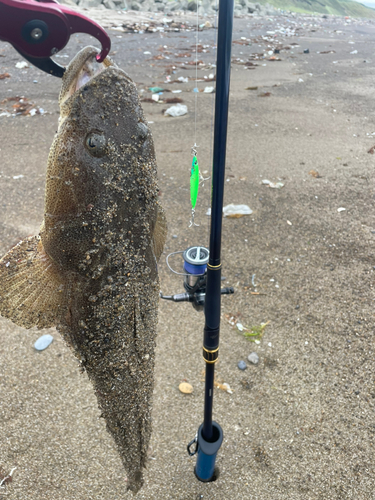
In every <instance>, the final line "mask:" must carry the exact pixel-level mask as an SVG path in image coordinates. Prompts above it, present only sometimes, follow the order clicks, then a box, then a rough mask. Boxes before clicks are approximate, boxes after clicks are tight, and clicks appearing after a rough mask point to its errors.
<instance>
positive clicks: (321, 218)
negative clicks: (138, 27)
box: [0, 18, 375, 500]
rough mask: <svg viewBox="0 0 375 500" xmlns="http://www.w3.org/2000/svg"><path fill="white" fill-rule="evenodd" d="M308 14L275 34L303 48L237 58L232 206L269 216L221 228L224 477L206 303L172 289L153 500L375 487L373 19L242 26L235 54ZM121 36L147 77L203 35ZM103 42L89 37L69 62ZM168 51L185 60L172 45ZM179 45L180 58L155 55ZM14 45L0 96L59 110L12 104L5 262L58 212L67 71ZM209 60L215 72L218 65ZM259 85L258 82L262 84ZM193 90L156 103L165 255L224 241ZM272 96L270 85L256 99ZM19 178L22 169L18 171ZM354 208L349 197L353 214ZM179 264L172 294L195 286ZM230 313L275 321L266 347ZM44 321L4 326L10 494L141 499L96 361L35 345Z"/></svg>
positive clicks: (2, 166) (162, 348) (163, 340)
mask: <svg viewBox="0 0 375 500" xmlns="http://www.w3.org/2000/svg"><path fill="white" fill-rule="evenodd" d="M291 21H295V22H297V26H298V27H300V28H301V29H300V30H299V31H297V33H298V36H297V35H296V36H291V37H288V38H286V37H284V36H281V35H277V39H279V40H280V41H281V42H282V43H283V44H284V46H285V45H288V44H290V43H297V44H298V46H291V49H289V50H282V51H281V53H280V58H281V59H282V61H279V62H271V61H260V62H259V66H257V67H256V68H255V69H254V70H245V69H244V67H243V65H241V64H233V68H232V83H231V95H230V113H229V130H228V151H227V176H226V179H227V182H226V185H225V203H226V204H227V203H246V204H248V205H250V207H251V208H252V209H253V210H254V213H253V215H251V216H249V217H244V218H242V219H225V220H224V224H223V247H222V256H223V276H225V278H226V279H225V281H224V284H225V285H227V286H228V285H232V286H234V287H235V290H236V293H235V294H234V295H233V296H230V297H224V298H223V300H222V313H223V321H222V329H221V346H220V361H219V363H218V365H217V375H218V378H219V379H220V380H221V381H223V382H226V383H228V384H229V385H230V387H231V388H232V390H233V394H228V393H227V392H224V391H222V390H220V389H216V392H215V396H214V418H215V419H216V420H217V421H218V422H219V423H220V424H221V426H222V428H223V430H224V443H223V446H222V448H221V449H220V451H219V454H218V459H217V465H218V467H219V469H220V476H219V478H218V479H217V480H216V481H215V482H212V483H208V484H203V483H201V482H199V481H197V479H196V478H195V476H194V473H193V468H194V464H195V458H189V457H188V455H187V452H186V445H187V443H188V442H189V441H190V440H191V439H192V438H193V436H194V434H195V432H196V430H197V428H198V426H199V425H200V424H201V422H202V415H203V389H204V383H203V380H202V370H203V369H204V362H203V360H202V357H201V343H202V331H203V323H204V318H203V314H202V313H197V312H195V311H194V310H193V308H192V307H191V305H190V304H174V303H169V302H161V304H160V321H159V333H158V347H157V358H156V371H155V382H156V383H155V394H154V409H153V421H154V423H153V436H152V446H151V449H150V460H149V465H148V469H147V472H146V474H145V486H144V488H143V489H142V490H141V491H140V493H139V494H138V495H137V497H136V498H139V499H163V500H166V499H171V500H197V499H200V498H202V499H207V500H208V499H220V500H227V499H234V500H237V499H251V500H253V499H254V500H255V499H258V500H269V499H270V500H271V499H272V500H281V499H288V500H292V499H293V500H294V499H301V500H302V499H303V500H307V499H309V500H310V499H322V500H327V499H342V500H347V499H356V500H371V499H374V498H375V493H374V486H375V471H374V459H375V451H374V450H375V447H374V436H375V415H374V409H375V369H374V333H373V332H374V328H373V324H374V314H373V309H374V308H373V301H374V292H373V276H374V266H375V262H374V238H375V223H374V175H373V170H374V167H373V165H374V156H373V155H372V154H369V153H368V152H367V151H368V150H369V149H370V148H371V147H372V146H374V145H375V135H372V134H373V133H374V132H375V123H374V120H375V113H374V99H375V91H374V87H373V82H374V76H375V59H374V57H373V46H374V39H375V30H374V24H373V23H370V22H361V21H358V22H357V21H353V22H351V23H345V22H344V20H338V19H336V20H332V19H321V18H319V19H318V18H316V19H313V18H310V19H309V18H298V19H297V20H296V19H294V20H293V19H287V18H278V19H276V18H275V19H271V20H268V19H264V20H262V19H258V20H257V19H252V20H246V19H236V21H235V33H234V37H233V39H234V40H236V41H239V40H240V39H241V37H247V38H251V39H253V44H252V45H251V46H248V45H240V44H234V45H233V57H234V58H240V59H243V60H247V57H248V55H249V53H250V52H264V50H265V48H266V47H267V45H268V44H270V42H268V41H265V40H262V41H259V45H261V46H260V47H258V46H257V45H258V43H256V42H255V41H254V38H255V37H258V35H264V36H267V35H266V32H267V31H274V30H275V28H277V23H280V24H281V25H283V26H292V23H291ZM303 23H305V25H304V24H303ZM215 33H216V31H215V30H207V31H204V32H202V33H200V34H199V38H200V40H201V41H202V43H203V44H206V45H209V46H210V47H208V48H207V50H208V51H209V52H206V53H201V54H199V57H200V58H202V60H204V62H206V63H213V62H215V50H214V48H213V47H212V46H213V44H214V41H215ZM110 34H111V36H112V40H113V51H114V52H116V54H115V55H114V58H115V59H116V61H117V62H118V63H119V64H120V65H121V67H123V68H124V69H126V70H127V71H128V73H129V74H130V75H131V76H132V77H133V78H134V79H135V81H136V82H137V83H138V84H139V88H140V89H142V88H143V89H147V88H148V87H149V86H151V85H160V86H163V85H165V84H164V83H163V82H164V80H165V76H166V69H167V66H168V65H170V64H171V63H176V62H180V61H181V60H182V58H178V57H176V56H175V54H177V53H181V52H184V51H185V52H186V49H189V48H190V49H191V47H192V45H193V44H194V41H195V33H193V32H182V33H175V34H173V33H172V34H166V33H164V34H163V33H157V34H152V35H150V34H148V35H139V34H134V35H122V34H121V33H119V32H116V31H110ZM268 36H270V37H273V35H268ZM118 37H121V38H118ZM88 41H89V40H88V39H87V38H86V37H84V36H81V35H78V36H77V35H76V36H74V37H73V38H72V40H71V42H70V44H69V46H68V48H67V49H65V50H63V51H62V53H61V54H60V56H64V55H67V56H68V57H67V58H64V57H61V59H60V61H62V62H65V61H68V60H69V58H70V57H72V56H73V55H74V54H75V53H76V52H77V50H78V49H79V48H81V47H82V46H83V45H85V44H86V43H87V42H88ZM351 42H354V43H351ZM163 46H167V48H166V49H164V51H165V50H167V51H169V52H170V54H166V53H165V52H163V51H162V50H161V51H159V50H158V49H159V48H160V47H163ZM307 48H309V49H310V53H309V54H304V53H303V50H304V49H307ZM268 50H271V49H270V48H269V49H268ZM354 50H357V51H358V52H357V54H350V52H352V51H354ZM145 51H147V52H151V55H148V54H144V52H145ZM318 51H319V52H322V51H334V52H331V53H328V54H318V53H317V52H318ZM162 53H163V54H164V55H167V56H168V57H170V59H169V60H168V59H162V60H160V59H153V57H154V56H155V55H160V54H162ZM0 55H3V56H5V57H2V58H0V64H1V66H0V73H4V72H9V73H10V74H11V78H6V79H4V80H1V81H0V100H2V99H4V98H5V97H10V96H17V95H25V96H26V97H28V98H29V99H30V100H31V101H32V102H34V103H35V104H36V105H37V106H41V107H42V108H44V109H45V110H46V111H47V112H48V113H47V114H45V115H43V116H40V115H36V116H34V117H27V116H17V117H14V118H13V117H6V116H2V117H0V134H1V139H2V140H1V144H0V158H1V162H0V176H1V177H0V192H1V196H0V200H1V209H2V210H1V215H0V253H1V255H3V254H4V253H5V252H6V250H7V249H8V248H10V247H11V246H12V245H14V244H15V243H16V242H17V241H19V239H21V238H23V237H25V236H27V235H31V234H35V233H36V232H37V231H38V227H39V224H40V222H41V220H42V216H43V192H44V175H45V166H46V159H47V154H48V150H49V147H50V144H51V142H52V138H53V134H54V130H55V128H56V123H57V119H58V106H57V95H58V91H59V85H60V82H59V81H58V80H57V79H54V78H52V77H48V76H47V75H44V74H42V73H40V72H38V70H36V69H34V68H30V69H26V70H18V69H16V68H15V63H16V62H17V61H19V60H20V56H19V55H18V54H17V53H16V52H15V51H14V50H13V49H11V48H10V47H9V46H7V45H6V44H4V43H3V44H1V45H0ZM191 59H192V58H186V60H191ZM364 60H367V62H364ZM264 64H266V66H263V65H264ZM211 72H212V69H209V68H208V67H207V69H206V70H204V71H201V72H200V75H201V76H203V75H209V74H210V73H211ZM179 76H184V77H185V76H189V77H193V76H194V68H193V67H191V69H190V70H182V69H179V70H178V72H177V73H176V75H175V77H176V78H177V77H179ZM173 77H174V76H173ZM299 79H301V80H303V81H302V82H299ZM34 80H37V83H33V81H34ZM209 85H212V84H209ZM205 86H206V84H205V83H204V82H202V83H199V87H200V88H204V87H205ZM249 86H253V87H254V86H257V87H258V90H245V88H246V87H249ZM194 87H195V83H194V82H192V81H189V83H186V84H172V85H171V86H170V88H175V89H182V90H183V92H182V93H181V94H179V97H181V98H182V99H183V100H184V102H185V104H187V106H188V108H189V113H188V115H186V116H184V117H181V118H166V117H164V116H163V115H162V112H161V110H162V109H165V108H166V107H167V105H163V104H151V103H145V104H144V109H145V112H146V115H147V117H148V119H149V120H150V122H153V123H152V124H151V127H152V131H153V134H154V139H155V143H156V151H157V159H158V165H159V176H160V189H161V200H162V203H163V205H164V207H165V209H166V211H167V216H168V220H169V237H168V241H167V246H166V249H165V253H164V257H165V256H166V255H167V254H168V253H169V252H172V251H176V250H183V249H185V248H186V247H188V246H190V245H193V244H207V241H208V223H207V217H206V216H205V212H206V210H207V207H208V205H209V183H206V184H205V186H204V188H202V190H201V193H200V195H199V202H198V205H199V208H198V210H197V219H198V221H199V222H200V224H201V225H200V227H199V228H195V229H188V225H189V192H188V185H189V168H190V162H191V156H190V147H191V146H192V144H193V142H194V97H195V96H194V94H193V93H192V92H191V91H192V89H193V88H194ZM264 92H270V93H271V95H269V96H268V97H258V95H259V94H261V93H264ZM145 94H146V95H148V97H150V94H149V93H147V92H146V93H145ZM165 95H167V97H170V96H171V94H169V93H168V94H164V97H165ZM212 98H213V96H212V94H199V95H198V118H197V130H198V137H199V142H198V144H199V146H200V148H199V162H200V166H201V169H202V170H209V164H210V149H211V147H210V145H211V140H212V133H211V119H212V103H213V101H212ZM4 106H5V105H1V106H0V107H3V108H4ZM0 113H1V112H0ZM311 170H314V171H316V172H318V173H319V177H318V178H317V177H314V176H312V175H311V174H309V172H310V171H311ZM19 175H23V176H24V177H21V178H16V179H15V178H14V176H16V177H17V176H19ZM262 179H269V180H271V181H278V180H279V179H281V182H283V183H284V184H285V187H283V188H282V189H280V190H277V189H270V188H269V187H266V186H265V185H262V184H261V181H262ZM340 207H342V208H345V209H346V210H343V211H341V212H338V208H340ZM288 221H289V222H288ZM164 257H163V258H162V263H161V266H160V273H161V282H162V290H163V292H164V293H166V294H170V293H178V292H180V291H183V287H182V282H181V281H180V279H179V278H178V277H175V276H173V275H171V274H170V272H169V271H168V269H167V267H166V265H165V258H164ZM254 274H255V278H254V280H253V283H255V284H256V291H257V292H259V295H255V294H254V292H255V288H254V286H253V285H252V276H253V275H254ZM225 315H238V317H239V319H240V321H241V322H242V323H244V324H246V325H259V324H260V323H261V322H265V321H267V320H269V321H270V323H269V325H268V327H267V328H266V330H265V334H264V337H263V339H262V341H261V343H260V344H259V345H256V344H254V343H251V342H249V341H248V340H247V339H246V338H244V337H243V336H242V335H241V334H240V333H239V332H238V331H236V329H235V328H233V327H232V326H230V324H229V323H228V322H227V321H226V320H225ZM42 333H46V332H44V331H43V332H39V331H37V330H30V331H26V330H23V329H21V328H17V327H16V326H14V325H13V324H11V323H10V322H8V321H7V320H5V319H0V339H1V353H0V360H1V361H0V393H1V406H0V432H1V448H0V449H1V452H0V467H1V473H2V474H3V475H4V474H5V475H6V474H8V473H9V472H10V471H11V470H12V469H13V468H14V467H17V469H16V470H15V471H14V473H13V481H12V482H11V483H8V484H7V485H6V486H5V487H2V488H0V499H1V500H3V499H4V500H16V499H17V500H115V499H116V500H120V499H125V498H131V497H132V495H131V494H130V493H127V492H126V477H125V473H124V470H123V468H122V465H121V461H120V458H119V456H118V455H117V452H116V450H115V447H114V444H113V442H112V440H111V437H110V436H109V434H107V432H106V430H105V425H104V422H103V420H102V419H100V418H99V411H98V408H97V404H96V398H95V395H94V393H93V391H92V388H91V385H90V383H89V381H88V379H87V376H86V374H84V373H81V372H80V370H79V366H78V363H77V361H76V360H75V358H74V357H73V355H72V353H71V352H70V351H69V349H68V348H67V347H66V346H65V345H64V343H63V341H62V339H61V338H60V336H59V335H58V334H57V333H56V332H55V331H54V330H51V331H50V332H49V333H52V335H53V336H54V342H53V343H52V344H51V346H50V347H49V348H48V349H47V350H45V351H43V352H36V351H35V350H34V348H33V344H34V342H35V341H36V339H37V338H38V337H39V336H40V335H41V334H42ZM252 351H256V352H257V353H258V355H259V357H260V362H259V365H258V366H253V365H250V363H249V366H248V368H247V370H245V371H244V372H241V371H240V370H239V369H238V368H237V362H238V361H239V360H241V359H243V360H246V358H247V355H248V354H249V353H250V352H252ZM183 380H186V381H188V382H189V383H191V384H192V385H193V387H194V392H193V394H191V395H184V394H181V393H180V392H179V390H178V385H179V383H180V382H181V381H183Z"/></svg>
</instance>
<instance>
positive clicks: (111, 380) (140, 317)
mask: <svg viewBox="0 0 375 500" xmlns="http://www.w3.org/2000/svg"><path fill="white" fill-rule="evenodd" d="M96 54H97V50H96V49H94V48H93V47H87V48H85V49H83V51H81V52H80V53H78V54H77V56H76V57H75V58H74V59H73V61H72V62H71V63H70V65H69V66H68V68H67V71H66V73H65V75H64V78H63V83H62V89H61V94H60V121H59V128H58V131H57V133H56V136H55V138H54V141H53V144H52V147H51V150H50V154H49V158H48V166H47V175H46V193H45V214H44V219H43V222H42V225H41V228H40V232H39V235H37V236H34V237H29V238H27V239H25V240H24V241H22V242H20V243H19V244H18V245H17V246H16V247H14V248H13V249H11V250H10V251H9V252H8V253H7V254H6V255H5V256H4V257H3V258H2V259H1V260H0V314H1V315H3V316H5V317H7V318H9V319H11V320H12V321H13V322H15V323H16V324H18V325H20V326H23V327H25V328H30V327H32V326H37V327H39V328H45V327H51V326H56V327H57V329H58V330H59V331H60V333H61V334H62V336H63V338H64V339H65V341H66V342H67V343H68V344H69V345H70V346H71V347H72V349H73V352H74V354H75V355H76V356H77V357H78V359H79V360H80V361H81V363H82V366H83V367H84V368H85V370H86V371H87V374H88V376H89V379H90V380H91V382H92V384H93V386H94V390H95V393H96V396H97V399H98V404H99V408H100V409H101V412H102V416H103V417H104V419H105V421H106V426H107V429H108V431H109V432H110V433H111V435H112V436H113V438H114V440H115V442H116V444H117V447H118V450H119V453H120V456H121V458H122V461H123V464H124V467H125V469H126V471H127V477H128V488H129V489H131V490H133V491H134V492H136V491H138V490H139V489H140V487H141V486H142V484H143V476H142V471H143V468H144V466H145V464H146V458H147V450H148V445H149V440H150V435H151V403H152V392H153V368H154V361H155V355H154V351H155V337H156V327H157V310H158V301H159V279H158V272H157V262H158V260H159V258H160V255H161V253H162V251H163V246H164V242H165V238H166V222H165V217H164V213H163V210H162V208H161V206H160V204H159V202H158V186H157V167H156V161H155V153H154V145H153V141H152V137H151V133H150V131H149V128H148V126H147V122H146V120H145V118H144V115H143V111H142V108H141V105H140V102H139V99H138V93H137V90H136V87H135V85H134V83H133V82H132V80H131V79H130V78H129V77H128V76H127V75H126V73H125V72H123V71H122V70H120V69H119V68H118V67H117V66H116V65H114V63H113V62H112V61H110V60H109V59H106V60H105V61H104V63H103V64H99V63H97V62H96V60H95V56H96Z"/></svg>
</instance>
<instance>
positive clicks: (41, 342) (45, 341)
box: [34, 334, 53, 351]
mask: <svg viewBox="0 0 375 500" xmlns="http://www.w3.org/2000/svg"><path fill="white" fill-rule="evenodd" d="M52 341H53V337H52V335H48V334H46V335H42V336H41V337H39V338H38V340H37V341H36V342H35V344H34V347H35V349H36V350H37V351H44V349H47V347H48V346H49V345H50V344H51V342H52Z"/></svg>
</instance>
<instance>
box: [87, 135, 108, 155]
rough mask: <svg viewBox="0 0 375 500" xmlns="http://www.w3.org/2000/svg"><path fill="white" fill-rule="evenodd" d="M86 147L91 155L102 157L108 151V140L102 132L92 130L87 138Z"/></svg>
mask: <svg viewBox="0 0 375 500" xmlns="http://www.w3.org/2000/svg"><path fill="white" fill-rule="evenodd" d="M85 147H86V149H87V151H88V152H89V153H90V155H91V156H95V158H101V157H102V156H104V155H105V154H106V152H107V141H106V138H105V136H104V135H103V134H101V133H100V132H91V133H90V134H88V136H87V137H86V140H85Z"/></svg>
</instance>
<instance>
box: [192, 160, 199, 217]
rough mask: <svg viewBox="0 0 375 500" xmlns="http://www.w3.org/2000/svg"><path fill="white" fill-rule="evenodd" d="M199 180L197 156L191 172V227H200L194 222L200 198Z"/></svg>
mask: <svg viewBox="0 0 375 500" xmlns="http://www.w3.org/2000/svg"><path fill="white" fill-rule="evenodd" d="M199 180H200V175H199V165H198V158H197V157H196V155H194V158H193V162H192V164H191V171H190V201H191V221H190V226H189V227H191V226H198V225H199V224H196V223H195V222H194V214H195V206H196V204H197V198H198V189H199Z"/></svg>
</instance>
